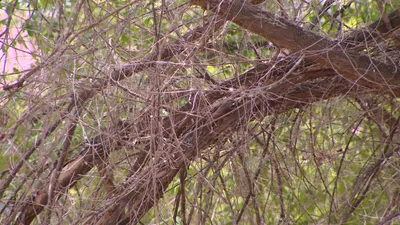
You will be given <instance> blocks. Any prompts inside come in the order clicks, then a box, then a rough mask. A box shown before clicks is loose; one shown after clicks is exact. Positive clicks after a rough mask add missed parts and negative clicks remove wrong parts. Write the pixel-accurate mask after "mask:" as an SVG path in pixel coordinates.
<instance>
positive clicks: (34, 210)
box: [18, 0, 400, 224]
mask: <svg viewBox="0 0 400 225" xmlns="http://www.w3.org/2000/svg"><path fill="white" fill-rule="evenodd" d="M192 3H193V4H197V5H200V6H202V7H203V8H207V9H211V10H213V11H215V12H217V13H219V14H221V15H222V17H226V18H228V19H229V20H232V21H233V22H235V23H237V24H238V25H241V26H243V27H244V28H246V29H249V30H250V31H252V32H254V33H257V34H260V35H261V36H263V37H265V38H267V39H269V40H270V41H272V42H274V43H275V44H277V45H279V46H281V47H283V48H287V49H289V50H291V51H292V52H296V53H299V55H302V56H304V57H305V58H306V59H307V60H306V62H303V61H302V60H300V59H299V57H292V58H290V57H288V58H286V59H282V61H280V63H281V65H279V63H278V66H277V67H278V68H279V69H272V68H273V66H272V64H267V65H264V64H261V65H259V66H257V67H256V68H255V69H253V70H251V71H249V72H247V73H245V74H243V75H242V76H240V77H239V79H238V78H235V79H232V80H230V81H226V82H224V83H223V84H221V85H220V87H218V88H216V90H214V91H213V92H211V94H207V95H206V96H205V99H207V100H208V101H209V102H211V103H212V102H216V101H217V100H220V99H222V98H225V97H226V99H225V100H224V101H222V102H221V103H219V104H217V105H214V106H213V107H212V108H211V109H209V108H207V110H204V111H211V112H212V113H211V115H212V116H209V114H207V116H205V115H204V117H203V119H200V120H195V121H194V122H193V120H192V119H193V118H191V117H188V116H187V114H186V113H176V114H174V115H173V116H172V117H171V118H168V119H166V120H165V121H164V128H166V129H165V130H166V132H165V133H164V135H165V136H166V137H168V138H170V139H174V137H172V136H169V135H170V134H171V132H170V131H171V130H174V132H175V133H176V134H177V135H178V138H179V141H178V142H179V143H180V144H179V145H175V146H169V147H167V148H166V149H164V150H163V152H162V153H160V154H161V155H160V159H159V161H156V162H155V164H154V165H155V166H154V167H153V168H151V170H140V171H134V172H136V173H133V175H132V176H131V177H130V178H129V179H128V181H127V183H126V184H125V186H124V189H125V190H123V191H120V192H119V194H120V195H117V196H124V197H122V198H120V199H114V200H116V201H118V204H116V205H115V206H114V208H112V209H111V210H109V211H108V212H109V217H108V216H107V218H106V220H103V221H101V222H107V223H108V224H114V223H115V222H116V221H118V220H123V221H125V222H127V221H131V222H138V221H139V219H140V218H141V217H142V216H143V215H144V214H145V213H146V212H147V211H148V210H149V209H150V208H151V207H152V206H153V204H154V202H156V201H157V200H158V199H159V198H161V197H162V196H163V193H164V190H165V188H166V187H167V186H168V184H169V183H170V182H171V181H172V179H173V178H174V177H175V175H176V174H177V172H178V171H179V169H180V168H182V167H183V166H186V165H187V164H188V163H190V161H191V160H193V159H194V158H195V157H196V156H198V154H200V153H201V152H202V151H205V150H206V148H207V147H208V146H209V145H211V144H212V143H213V142H214V141H215V140H216V139H217V138H219V137H221V136H223V135H225V134H226V133H225V131H227V130H229V129H231V128H232V127H235V126H238V125H243V124H246V123H247V122H249V121H250V120H251V119H254V118H256V116H261V117H263V116H266V115H269V114H272V113H282V112H285V111H287V110H290V109H292V108H296V107H299V106H301V105H303V104H308V103H312V102H316V101H320V100H323V99H328V98H331V97H334V96H337V95H340V94H341V93H352V92H356V91H357V92H358V93H360V90H363V91H366V90H365V89H363V88H361V87H359V86H357V85H355V84H360V85H362V86H365V87H368V88H372V89H373V90H374V91H377V92H380V93H390V94H393V95H395V96H398V94H399V93H400V89H399V84H400V79H399V72H393V71H395V70H396V68H394V67H393V66H389V65H384V64H383V63H379V62H376V61H374V60H371V59H370V58H368V57H367V56H363V55H360V54H358V53H356V52H355V51H353V50H344V49H343V46H342V45H341V44H340V43H337V42H333V41H331V40H329V39H327V38H323V37H319V36H317V35H315V34H313V33H311V32H308V31H305V30H303V29H301V28H300V27H297V26H296V25H294V24H292V23H290V22H289V21H287V20H285V19H282V18H278V17H275V16H273V15H272V14H270V13H268V12H265V11H262V10H261V9H259V8H257V7H254V6H252V5H250V4H247V3H245V2H241V1H224V2H218V1H197V0H196V1H192ZM394 18H397V17H394ZM221 23H222V22H221ZM377 26H380V25H377ZM202 32H204V30H200V31H196V32H194V35H195V36H191V37H192V38H193V39H190V40H195V39H196V38H199V37H201V35H202ZM196 35H197V36H196ZM282 37H285V38H282ZM354 37H356V38H355V39H357V41H359V39H358V38H359V36H358V35H355V36H354ZM347 40H354V38H353V39H351V38H349V39H347ZM183 50H184V47H183V46H180V47H179V45H178V46H177V48H176V49H175V50H172V49H169V50H166V51H165V55H164V54H163V55H162V59H164V60H169V59H170V58H172V56H173V55H174V54H175V53H176V52H181V51H183ZM310 60H311V61H314V62H316V63H318V64H319V65H320V66H319V65H318V64H313V65H312V66H311V65H310V63H309V61H310ZM298 62H301V65H298V64H297V65H296V63H298ZM148 65H153V64H152V63H149V64H148ZM148 65H146V66H144V64H138V65H127V66H124V67H123V68H122V69H121V70H116V71H115V72H113V73H112V74H111V81H112V82H116V81H119V80H122V79H124V78H126V77H129V76H131V75H132V74H133V73H136V72H138V71H141V70H143V69H145V68H147V66H148ZM371 68H372V69H371ZM265 74H269V76H268V78H269V79H266V78H267V76H265ZM337 75H339V76H337ZM334 76H337V77H335V78H332V77H334ZM348 81H351V82H348ZM108 83H109V82H108V81H107V82H106V81H104V82H100V83H98V84H95V85H94V86H92V87H91V88H89V89H88V90H84V91H82V92H81V93H80V95H79V96H80V99H82V101H83V102H85V101H87V100H88V99H90V98H92V97H93V96H94V95H95V94H96V93H97V92H98V91H99V90H101V89H102V88H104V87H105V86H107V84H108ZM389 84H390V85H389ZM239 87H242V88H243V87H245V88H248V89H251V88H256V87H259V88H262V89H263V90H262V91H261V92H256V93H255V95H254V96H252V97H241V95H240V93H239V92H238V91H233V92H232V93H229V92H227V90H228V89H229V88H234V89H235V88H239ZM356 88H359V89H358V90H356ZM228 96H229V98H228ZM266 96H268V97H266ZM202 106H204V105H202V103H201V102H200V101H197V102H194V103H191V104H187V105H186V106H184V107H183V108H182V109H180V111H182V112H191V110H193V109H195V111H196V110H198V109H199V108H201V107H202ZM207 107H208V106H207ZM249 112H250V113H249ZM198 113H201V112H198ZM200 115H202V114H200ZM142 121H147V120H146V119H143V120H142ZM171 121H172V122H171ZM178 121H179V122H180V123H175V122H178ZM142 123H143V122H142ZM133 126H144V125H143V124H140V123H139V124H137V123H129V124H120V125H119V126H117V127H116V129H115V131H114V134H115V137H118V138H117V139H119V140H120V141H118V142H115V141H113V140H114V138H113V136H107V137H104V136H99V137H96V138H94V140H93V144H94V145H93V146H94V147H93V146H92V147H88V148H87V149H86V150H85V151H84V154H83V155H81V156H79V157H78V158H77V159H75V160H73V161H71V162H70V163H68V164H67V165H66V166H65V167H64V170H63V171H62V172H61V174H60V177H59V181H58V185H59V187H58V191H62V190H65V189H67V188H70V187H72V186H74V185H75V184H76V182H77V181H78V180H79V179H80V178H81V177H82V175H84V174H86V173H87V172H88V171H90V170H91V168H92V167H93V166H95V165H96V162H97V161H99V160H103V159H104V157H106V155H107V154H108V153H109V151H111V150H113V149H118V148H119V147H121V146H123V145H125V144H126V143H125V142H124V141H125V139H124V137H126V138H128V137H129V130H130V129H132V127H133ZM121 137H122V138H121ZM104 140H108V141H109V142H108V143H113V144H112V145H110V146H106V145H104ZM171 155H173V157H172V159H171V160H168V161H167V162H164V160H163V157H162V156H165V157H166V156H168V157H171ZM154 181H155V182H156V185H154V183H153V182H154ZM46 203H47V193H46V192H45V191H44V192H40V193H39V194H38V195H37V196H36V197H35V199H34V201H33V203H30V204H29V205H28V206H27V207H26V208H25V209H24V211H23V212H21V215H20V217H19V219H18V222H19V223H21V224H29V223H30V222H31V221H32V220H33V219H34V217H35V216H36V215H37V214H39V213H40V212H41V211H42V210H43V206H44V205H45V204H46ZM127 204H130V205H132V206H131V211H130V215H128V216H127V217H125V216H124V215H120V212H121V211H124V209H125V207H126V205H127ZM99 222H100V221H99Z"/></svg>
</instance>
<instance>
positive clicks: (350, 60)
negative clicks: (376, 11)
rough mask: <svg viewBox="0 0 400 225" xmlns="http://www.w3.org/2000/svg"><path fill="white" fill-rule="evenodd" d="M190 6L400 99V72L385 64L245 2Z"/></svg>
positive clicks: (196, 0)
mask: <svg viewBox="0 0 400 225" xmlns="http://www.w3.org/2000/svg"><path fill="white" fill-rule="evenodd" d="M191 3H192V4H194V5H198V6H201V7H203V8H204V9H209V10H212V11H214V12H216V13H218V14H220V15H221V16H222V17H226V18H227V19H228V20H230V21H232V22H234V23H236V24H238V25H240V26H242V27H243V28H245V29H248V30H249V31H252V32H253V33H255V34H259V35H260V36H263V37H265V38H266V39H268V40H270V41H271V42H273V43H274V44H276V45H278V46H280V47H281V48H286V49H289V50H290V51H291V52H301V53H302V54H304V55H305V56H306V57H307V58H309V59H311V60H313V61H314V62H316V63H319V64H321V65H323V66H324V67H325V68H332V69H334V70H335V71H336V72H337V73H338V75H340V76H343V77H345V78H346V79H348V80H350V81H352V82H354V83H357V84H361V85H363V86H366V87H369V88H373V89H375V90H379V91H381V92H383V93H390V94H393V95H394V96H397V97H398V96H400V86H399V85H400V70H398V68H397V67H395V66H393V65H386V64H384V63H382V62H379V61H376V60H373V59H371V58H370V57H368V56H365V55H361V54H358V53H357V52H355V51H353V50H351V49H344V48H343V46H342V45H341V44H340V43H338V42H334V41H332V40H330V39H328V38H324V37H320V36H318V35H316V34H314V33H312V32H310V31H306V30H304V29H302V28H301V27H299V26H296V25H295V24H293V23H291V22H289V21H288V20H286V19H284V18H280V17H276V16H274V15H273V14H271V13H269V12H266V11H264V10H262V9H260V8H258V7H256V6H254V5H251V4H249V3H247V1H242V0H233V1H220V0H192V1H191Z"/></svg>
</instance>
